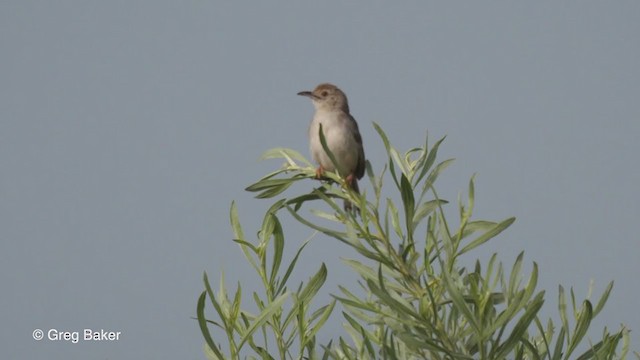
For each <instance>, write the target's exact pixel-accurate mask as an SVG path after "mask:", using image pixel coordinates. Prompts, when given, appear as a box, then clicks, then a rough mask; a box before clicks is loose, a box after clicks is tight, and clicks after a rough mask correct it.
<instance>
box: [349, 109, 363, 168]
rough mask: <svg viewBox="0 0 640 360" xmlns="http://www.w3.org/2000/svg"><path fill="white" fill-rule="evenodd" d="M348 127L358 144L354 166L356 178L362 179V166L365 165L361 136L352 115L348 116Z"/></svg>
mask: <svg viewBox="0 0 640 360" xmlns="http://www.w3.org/2000/svg"><path fill="white" fill-rule="evenodd" d="M349 119H350V120H351V121H349V127H350V128H351V133H352V134H353V136H354V138H355V140H356V143H357V144H358V165H357V166H356V171H355V173H356V176H357V177H358V179H362V177H363V176H364V167H365V157H364V146H363V145H362V136H361V135H360V130H359V129H358V123H357V122H356V119H354V118H353V116H349Z"/></svg>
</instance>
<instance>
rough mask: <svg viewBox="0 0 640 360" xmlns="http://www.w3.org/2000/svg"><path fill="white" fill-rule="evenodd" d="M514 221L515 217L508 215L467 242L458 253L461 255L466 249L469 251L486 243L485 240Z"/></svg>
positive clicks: (494, 235)
mask: <svg viewBox="0 0 640 360" xmlns="http://www.w3.org/2000/svg"><path fill="white" fill-rule="evenodd" d="M514 221H516V218H515V217H510V218H508V219H506V220H504V221H502V222H500V223H499V224H497V225H496V226H494V227H493V228H491V229H490V230H488V231H487V232H485V233H484V234H482V235H480V236H478V237H477V238H476V239H475V240H473V241H472V242H470V243H469V244H467V245H466V246H465V247H463V248H462V250H460V252H459V253H458V254H459V255H462V254H464V253H466V252H468V251H470V250H472V249H475V248H476V247H478V246H480V245H482V244H484V243H486V242H487V241H489V240H491V239H492V238H494V237H496V236H497V235H498V234H500V233H501V232H502V231H504V230H505V229H506V228H508V227H509V226H510V225H511V224H513V222H514Z"/></svg>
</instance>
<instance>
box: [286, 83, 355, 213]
mask: <svg viewBox="0 0 640 360" xmlns="http://www.w3.org/2000/svg"><path fill="white" fill-rule="evenodd" d="M298 95H300V96H306V97H308V98H310V99H311V101H312V102H313V106H314V107H315V109H316V112H315V114H314V115H313V120H312V121H311V125H310V126H309V148H310V150H311V156H312V157H313V159H314V160H315V161H316V162H317V163H318V165H319V166H318V169H317V170H316V177H317V178H322V174H323V173H324V171H325V170H327V171H332V172H335V171H336V169H335V167H334V165H333V163H332V162H331V159H330V158H329V156H328V155H327V153H326V152H325V151H324V149H323V148H322V144H321V143H320V136H319V130H320V124H322V133H323V134H324V137H325V140H326V142H327V147H328V148H329V150H331V153H332V154H333V156H334V158H335V160H336V162H337V167H338V169H337V170H338V173H339V174H340V175H341V176H344V177H345V180H346V183H347V186H348V187H350V188H351V189H353V190H354V191H355V192H359V189H358V179H361V178H362V176H364V167H365V159H364V148H363V146H362V137H361V136H360V131H359V130H358V123H356V120H355V119H354V118H353V116H351V114H350V113H349V103H348V101H347V96H346V95H345V94H344V93H343V92H342V90H340V89H338V87H336V86H335V85H332V84H320V85H318V86H317V87H316V88H315V89H314V90H313V91H301V92H299V93H298ZM344 209H345V210H347V211H348V210H351V203H350V202H348V201H345V203H344Z"/></svg>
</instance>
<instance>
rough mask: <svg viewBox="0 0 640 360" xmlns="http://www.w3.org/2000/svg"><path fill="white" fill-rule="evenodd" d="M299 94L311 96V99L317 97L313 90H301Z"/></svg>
mask: <svg viewBox="0 0 640 360" xmlns="http://www.w3.org/2000/svg"><path fill="white" fill-rule="evenodd" d="M298 95H300V96H306V97H308V98H311V99H315V98H316V96H315V95H313V93H312V92H311V91H300V92H299V93H298Z"/></svg>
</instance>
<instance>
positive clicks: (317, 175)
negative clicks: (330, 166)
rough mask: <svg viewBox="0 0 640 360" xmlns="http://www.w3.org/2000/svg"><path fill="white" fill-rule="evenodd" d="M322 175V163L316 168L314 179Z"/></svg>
mask: <svg viewBox="0 0 640 360" xmlns="http://www.w3.org/2000/svg"><path fill="white" fill-rule="evenodd" d="M323 176H324V168H323V167H322V165H320V166H318V168H317V169H316V179H322V178H323Z"/></svg>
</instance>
